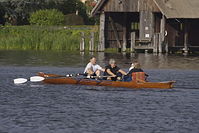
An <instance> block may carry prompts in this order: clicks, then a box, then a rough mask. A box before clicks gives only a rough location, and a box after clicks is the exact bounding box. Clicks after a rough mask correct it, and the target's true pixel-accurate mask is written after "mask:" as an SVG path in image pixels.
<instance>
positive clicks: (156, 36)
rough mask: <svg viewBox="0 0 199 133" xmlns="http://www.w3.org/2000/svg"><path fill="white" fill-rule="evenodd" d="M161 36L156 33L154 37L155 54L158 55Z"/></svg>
mask: <svg viewBox="0 0 199 133" xmlns="http://www.w3.org/2000/svg"><path fill="white" fill-rule="evenodd" d="M158 42H159V35H158V34H157V33H156V34H154V36H153V53H158Z"/></svg>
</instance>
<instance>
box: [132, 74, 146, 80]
mask: <svg viewBox="0 0 199 133" xmlns="http://www.w3.org/2000/svg"><path fill="white" fill-rule="evenodd" d="M132 81H133V82H146V77H145V72H134V73H132Z"/></svg>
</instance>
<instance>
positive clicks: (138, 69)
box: [124, 62, 149, 82]
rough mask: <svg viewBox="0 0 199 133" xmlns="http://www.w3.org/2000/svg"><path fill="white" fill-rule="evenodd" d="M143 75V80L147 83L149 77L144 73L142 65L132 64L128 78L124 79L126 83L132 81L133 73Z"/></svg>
mask: <svg viewBox="0 0 199 133" xmlns="http://www.w3.org/2000/svg"><path fill="white" fill-rule="evenodd" d="M140 72H141V74H143V78H142V80H143V81H145V79H146V77H148V76H149V75H148V74H146V73H144V71H143V70H142V69H141V65H140V63H138V62H134V63H132V64H131V67H130V68H129V72H128V73H127V76H125V77H124V81H127V82H129V81H132V77H133V73H134V74H135V73H140Z"/></svg>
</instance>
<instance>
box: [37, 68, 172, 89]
mask: <svg viewBox="0 0 199 133" xmlns="http://www.w3.org/2000/svg"><path fill="white" fill-rule="evenodd" d="M38 75H39V76H41V77H44V78H45V79H44V80H43V82H44V83H47V84H78V85H94V86H110V87H125V88H159V89H170V88H173V83H175V81H167V82H123V81H107V80H93V79H82V78H81V79H78V78H75V77H63V76H61V75H56V74H45V73H42V72H40V73H38Z"/></svg>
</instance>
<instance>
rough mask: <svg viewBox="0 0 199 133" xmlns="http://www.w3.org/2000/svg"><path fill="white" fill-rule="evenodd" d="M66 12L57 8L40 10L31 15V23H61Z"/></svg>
mask: <svg viewBox="0 0 199 133" xmlns="http://www.w3.org/2000/svg"><path fill="white" fill-rule="evenodd" d="M63 22H64V14H63V13H62V12H60V11H58V10H56V9H45V10H38V11H36V12H34V13H33V14H32V15H31V16H30V23H31V24H36V25H61V24H63Z"/></svg>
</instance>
